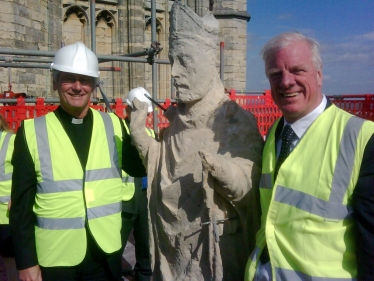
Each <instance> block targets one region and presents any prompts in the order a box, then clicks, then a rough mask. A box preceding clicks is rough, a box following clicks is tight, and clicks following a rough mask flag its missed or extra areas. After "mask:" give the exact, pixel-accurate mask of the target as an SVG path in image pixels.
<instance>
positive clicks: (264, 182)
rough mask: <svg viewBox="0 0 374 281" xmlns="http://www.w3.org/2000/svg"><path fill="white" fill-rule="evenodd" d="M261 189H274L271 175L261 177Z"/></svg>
mask: <svg viewBox="0 0 374 281" xmlns="http://www.w3.org/2000/svg"><path fill="white" fill-rule="evenodd" d="M260 188H265V189H272V188H273V180H272V175H271V173H269V174H262V175H261V179H260Z"/></svg>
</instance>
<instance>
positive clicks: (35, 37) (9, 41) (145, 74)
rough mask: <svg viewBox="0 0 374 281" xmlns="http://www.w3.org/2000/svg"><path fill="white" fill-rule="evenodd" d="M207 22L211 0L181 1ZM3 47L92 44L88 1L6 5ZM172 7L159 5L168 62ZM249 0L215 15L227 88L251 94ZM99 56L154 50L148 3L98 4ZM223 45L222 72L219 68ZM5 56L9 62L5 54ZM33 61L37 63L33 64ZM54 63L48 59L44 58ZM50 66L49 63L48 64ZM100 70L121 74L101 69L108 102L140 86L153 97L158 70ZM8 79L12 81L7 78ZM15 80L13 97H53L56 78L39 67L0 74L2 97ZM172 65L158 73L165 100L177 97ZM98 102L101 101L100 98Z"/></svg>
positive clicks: (220, 4)
mask: <svg viewBox="0 0 374 281" xmlns="http://www.w3.org/2000/svg"><path fill="white" fill-rule="evenodd" d="M181 2H182V3H183V4H187V5H188V6H190V7H191V8H192V9H194V10H195V11H196V12H197V13H198V14H199V15H204V14H205V13H206V12H207V11H208V9H209V1H208V0H181ZM0 3H1V6H2V9H1V10H0V47H1V48H14V49H22V50H44V51H57V50H58V49H59V48H60V47H61V46H63V45H68V44H71V43H74V42H76V41H81V42H83V43H85V44H86V45H87V46H88V47H90V45H91V19H90V10H89V8H90V1H84V0H82V1H78V0H62V2H61V1H60V0H48V1H47V0H27V1H26V0H24V1H13V0H12V1H10V0H1V1H0ZM172 3H173V1H170V0H156V24H157V33H156V40H157V41H158V42H159V43H160V44H161V45H160V47H161V48H162V51H161V52H160V54H159V55H158V56H157V58H160V59H168V49H169V47H168V37H169V10H170V7H171V4H172ZM246 6H247V5H246V0H235V1H234V0H215V1H214V10H213V13H214V15H215V16H216V18H217V19H218V20H219V23H220V27H221V31H220V40H221V41H223V42H224V44H225V50H224V86H225V87H226V88H235V89H237V90H242V89H245V77H246V76H245V75H246V69H245V66H246V24H247V20H248V19H249V15H248V14H247V12H246ZM93 22H94V24H95V30H96V53H97V54H99V55H116V56H118V55H122V54H128V53H135V52H141V51H144V49H146V48H148V49H149V48H150V47H151V43H152V40H151V1H150V0H105V1H100V0H96V2H95V19H94V20H93ZM219 49H220V48H219V46H217V68H219ZM0 57H4V56H3V55H2V54H0ZM33 58H35V57H33ZM43 59H48V58H45V57H44V58H43ZM50 59H51V58H50ZM100 67H101V68H107V69H108V68H111V67H117V68H120V69H121V70H120V71H105V70H101V75H100V77H101V80H102V81H103V89H104V92H105V94H106V95H107V96H108V97H109V98H124V97H125V96H126V94H127V93H128V91H129V90H130V89H132V88H134V87H139V86H141V87H145V88H146V89H147V90H148V91H149V92H152V66H151V65H150V64H147V63H137V62H136V63H134V62H132V63H129V62H118V61H115V62H105V63H100ZM9 73H10V74H11V75H9ZM9 78H11V81H10V82H11V84H12V90H13V91H14V92H26V93H27V95H29V96H40V97H54V96H56V94H55V93H54V92H53V90H52V81H51V78H50V72H49V70H47V69H40V68H39V69H38V68H11V71H9V69H8V68H2V67H0V91H1V92H4V91H6V90H8V81H9ZM171 91H172V83H171V77H170V65H165V64H159V65H158V66H157V93H158V98H159V99H164V98H168V97H170V95H171ZM97 95H98V96H100V94H99V93H98V94H97Z"/></svg>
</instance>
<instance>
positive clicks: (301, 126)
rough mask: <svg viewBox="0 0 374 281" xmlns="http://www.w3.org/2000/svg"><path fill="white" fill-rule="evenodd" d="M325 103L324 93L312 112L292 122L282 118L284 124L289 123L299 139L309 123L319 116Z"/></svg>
mask: <svg viewBox="0 0 374 281" xmlns="http://www.w3.org/2000/svg"><path fill="white" fill-rule="evenodd" d="M326 104H327V99H326V97H325V95H322V101H321V103H320V104H319V105H318V106H317V107H316V108H315V109H314V110H313V111H312V112H310V113H309V114H308V115H306V116H304V117H303V118H300V119H299V120H297V121H296V122H294V123H292V124H290V123H288V122H287V121H286V119H284V126H285V125H286V124H290V125H291V127H292V129H293V130H294V132H295V134H296V135H297V136H298V138H299V139H300V138H301V137H302V136H303V135H304V133H305V131H306V130H307V129H308V128H309V127H310V125H312V123H313V122H314V120H316V119H317V117H318V116H320V115H321V114H322V112H323V111H324V110H325V108H326Z"/></svg>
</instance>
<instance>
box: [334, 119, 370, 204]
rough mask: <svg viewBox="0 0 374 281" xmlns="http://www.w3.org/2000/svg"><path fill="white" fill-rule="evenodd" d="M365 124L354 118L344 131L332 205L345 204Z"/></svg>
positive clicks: (362, 120) (335, 174) (336, 167)
mask: <svg viewBox="0 0 374 281" xmlns="http://www.w3.org/2000/svg"><path fill="white" fill-rule="evenodd" d="M364 122H365V120H364V119H361V118H358V117H355V116H353V117H351V118H350V119H349V121H348V123H347V126H346V127H345V129H344V133H343V137H342V139H341V141H340V147H339V155H338V159H337V162H336V166H335V171H334V177H333V180H332V191H331V193H332V194H334V196H332V198H331V199H330V202H332V203H341V202H343V198H344V195H345V193H346V191H347V187H348V186H349V182H350V180H351V175H352V170H353V165H354V161H355V154H356V146H357V138H358V134H359V133H360V130H361V128H362V126H363V124H364Z"/></svg>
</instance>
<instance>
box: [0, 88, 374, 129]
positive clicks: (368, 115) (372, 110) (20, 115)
mask: <svg viewBox="0 0 374 281" xmlns="http://www.w3.org/2000/svg"><path fill="white" fill-rule="evenodd" d="M228 96H229V98H230V99H231V100H234V101H235V102H237V103H238V104H239V105H240V106H241V107H242V108H244V109H245V110H247V111H249V112H251V113H252V114H253V115H254V116H255V117H256V119H257V125H258V128H259V131H260V133H261V135H262V136H265V135H266V133H267V131H268V130H269V128H270V126H271V125H272V124H273V123H274V121H275V120H277V119H278V118H279V117H280V116H282V113H281V112H280V111H279V109H278V107H277V106H276V105H275V104H274V102H273V100H272V98H271V92H270V90H266V91H265V92H264V94H263V95H248V94H237V93H236V91H235V90H233V89H232V90H229V91H228ZM329 98H330V100H331V101H332V102H333V103H334V104H335V105H337V106H338V107H340V108H342V109H344V110H346V111H348V112H350V113H352V114H354V115H356V116H359V117H361V118H364V119H368V120H372V121H374V94H364V95H343V96H329ZM162 105H163V106H164V107H165V108H168V107H169V106H170V105H171V101H170V99H167V100H166V101H165V103H163V104H162ZM57 106H58V104H45V103H44V99H43V98H37V99H36V103H35V105H33V104H25V99H24V98H18V99H17V104H16V105H4V106H0V114H2V115H3V116H4V117H5V119H6V120H7V122H8V123H9V125H10V127H11V128H13V130H14V131H16V130H17V129H18V127H19V126H20V124H21V121H22V120H25V119H30V118H35V117H38V116H42V115H45V114H47V113H48V112H51V111H53V110H55V109H56V108H57ZM90 107H92V108H95V109H97V110H100V111H105V110H106V108H105V107H104V106H103V105H101V104H91V105H90ZM111 107H112V110H113V112H114V113H116V114H117V115H118V116H119V117H121V118H124V117H126V111H125V108H126V104H125V103H123V102H122V99H116V101H115V104H112V105H111ZM156 110H157V116H158V127H159V128H165V127H167V126H168V125H169V122H168V120H167V119H166V118H165V116H164V115H163V111H162V110H160V109H158V108H157V109H156ZM146 126H147V127H149V128H153V114H150V115H149V116H148V117H147V120H146Z"/></svg>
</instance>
